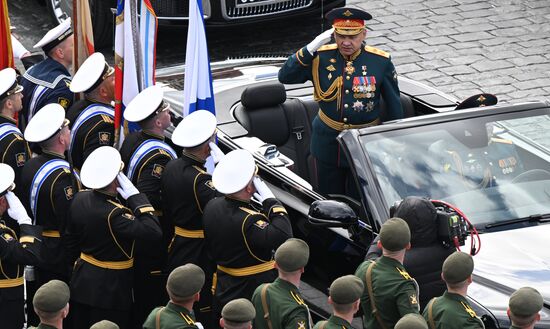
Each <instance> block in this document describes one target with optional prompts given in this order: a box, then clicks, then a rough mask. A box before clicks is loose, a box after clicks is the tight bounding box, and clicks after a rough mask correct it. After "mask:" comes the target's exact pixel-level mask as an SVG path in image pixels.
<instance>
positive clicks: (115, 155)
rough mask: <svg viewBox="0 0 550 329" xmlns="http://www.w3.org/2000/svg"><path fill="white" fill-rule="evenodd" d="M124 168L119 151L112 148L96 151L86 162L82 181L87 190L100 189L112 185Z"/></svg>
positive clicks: (100, 148) (81, 175)
mask: <svg viewBox="0 0 550 329" xmlns="http://www.w3.org/2000/svg"><path fill="white" fill-rule="evenodd" d="M123 168H124V162H122V159H121V157H120V153H119V152H118V150H117V149H116V148H114V147H112V146H101V147H98V148H97V149H95V150H94V151H93V152H92V153H90V155H89V156H88V157H87V158H86V160H85V161H84V164H83V165H82V170H80V180H81V181H82V184H83V185H84V186H86V187H87V188H91V189H100V188H104V187H106V186H107V185H109V184H111V183H112V182H113V181H114V180H115V179H116V176H117V175H118V173H119V172H120V171H121V170H122V169H123Z"/></svg>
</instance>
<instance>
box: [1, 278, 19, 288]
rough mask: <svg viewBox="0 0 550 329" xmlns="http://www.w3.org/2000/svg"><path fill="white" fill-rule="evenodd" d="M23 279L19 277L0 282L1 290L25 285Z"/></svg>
mask: <svg viewBox="0 0 550 329" xmlns="http://www.w3.org/2000/svg"><path fill="white" fill-rule="evenodd" d="M23 281H24V279H23V277H19V278H16V279H3V280H0V288H13V287H19V286H21V285H23Z"/></svg>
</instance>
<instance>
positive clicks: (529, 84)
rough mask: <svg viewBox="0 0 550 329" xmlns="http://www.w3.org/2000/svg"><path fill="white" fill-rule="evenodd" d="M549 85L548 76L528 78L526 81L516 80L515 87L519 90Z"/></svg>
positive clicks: (549, 79)
mask: <svg viewBox="0 0 550 329" xmlns="http://www.w3.org/2000/svg"><path fill="white" fill-rule="evenodd" d="M548 85H550V78H540V79H529V80H527V81H522V82H518V83H516V84H515V86H516V88H518V89H521V90H526V89H533V88H540V89H542V88H543V87H546V86H548Z"/></svg>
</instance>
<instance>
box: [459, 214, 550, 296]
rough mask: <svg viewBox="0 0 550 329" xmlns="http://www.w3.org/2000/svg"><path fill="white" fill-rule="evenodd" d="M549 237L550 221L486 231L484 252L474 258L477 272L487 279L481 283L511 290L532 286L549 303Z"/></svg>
mask: <svg viewBox="0 0 550 329" xmlns="http://www.w3.org/2000/svg"><path fill="white" fill-rule="evenodd" d="M549 238H550V225H549V224H544V225H538V226H533V227H527V228H520V229H514V230H508V231H500V232H494V233H485V234H482V235H481V243H482V244H481V249H480V252H479V254H477V255H476V256H475V257H474V264H475V265H474V266H475V269H474V275H475V276H477V277H479V278H481V279H482V281H483V282H478V283H481V284H482V285H488V286H491V285H493V288H495V287H505V288H508V289H511V291H514V290H517V289H519V288H521V287H525V286H531V287H534V288H536V289H537V290H538V291H540V293H541V294H542V295H543V297H544V300H545V302H546V303H549V302H550V252H549V249H548V246H549V244H548V240H549ZM469 243H470V242H469V241H467V242H466V246H468V245H469ZM474 281H476V278H475V277H474Z"/></svg>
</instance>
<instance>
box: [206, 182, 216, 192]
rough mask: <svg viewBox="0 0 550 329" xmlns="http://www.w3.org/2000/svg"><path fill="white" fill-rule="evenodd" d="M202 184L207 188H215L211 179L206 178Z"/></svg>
mask: <svg viewBox="0 0 550 329" xmlns="http://www.w3.org/2000/svg"><path fill="white" fill-rule="evenodd" d="M204 185H206V186H208V188H210V189H212V190H215V189H216V188H215V187H214V184H212V181H211V180H207V181H206V183H204Z"/></svg>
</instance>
